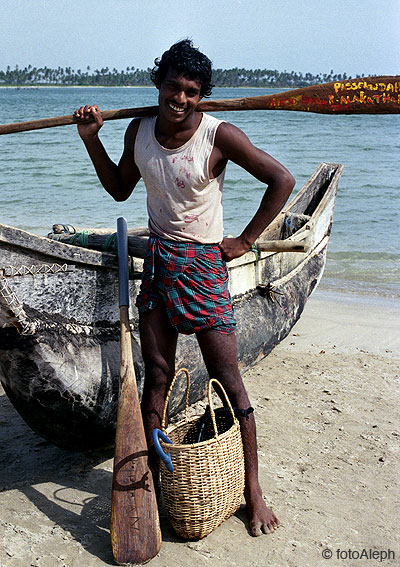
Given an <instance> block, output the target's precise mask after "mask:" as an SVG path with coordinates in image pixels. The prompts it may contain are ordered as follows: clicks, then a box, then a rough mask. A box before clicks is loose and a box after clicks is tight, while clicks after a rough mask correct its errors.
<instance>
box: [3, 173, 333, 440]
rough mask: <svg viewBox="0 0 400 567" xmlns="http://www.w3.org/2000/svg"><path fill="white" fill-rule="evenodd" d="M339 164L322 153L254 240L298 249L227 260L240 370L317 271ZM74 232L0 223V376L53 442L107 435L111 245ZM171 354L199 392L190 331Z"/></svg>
mask: <svg viewBox="0 0 400 567" xmlns="http://www.w3.org/2000/svg"><path fill="white" fill-rule="evenodd" d="M341 173H342V166H341V165H338V164H328V163H324V164H321V165H320V166H319V167H318V168H317V169H316V171H315V172H314V173H313V175H312V176H311V177H310V179H309V180H308V181H307V183H306V184H305V185H304V187H303V188H302V189H301V190H300V191H299V192H298V193H297V194H296V196H295V197H294V198H293V200H292V201H291V202H290V203H289V204H288V206H287V207H286V208H285V210H284V211H282V212H281V213H280V214H279V215H278V217H277V218H276V219H275V220H274V222H273V223H272V224H271V225H270V226H269V227H268V229H267V230H266V231H265V232H264V233H263V235H262V236H261V237H260V239H259V243H258V248H259V249H263V248H264V249H265V248H268V243H270V244H271V242H270V241H278V243H277V244H278V247H277V248H278V249H279V244H281V245H282V247H284V246H285V243H287V242H289V243H293V242H297V243H298V244H300V245H301V244H304V243H306V244H307V246H308V252H306V253H300V252H263V251H259V250H254V251H253V250H251V251H249V252H248V253H247V254H245V255H244V256H243V257H241V258H239V259H236V260H234V261H232V262H230V263H229V274H230V289H231V294H232V297H233V302H234V308H235V314H236V318H237V323H238V324H237V339H238V356H239V363H240V367H241V369H242V370H243V371H245V370H246V369H247V368H249V367H250V366H251V365H252V364H254V363H255V362H256V361H257V360H258V359H259V358H260V357H263V356H265V355H266V354H268V353H269V352H270V351H271V350H272V349H273V347H274V346H275V345H277V344H278V343H279V342H280V341H281V340H282V339H283V338H284V337H286V336H287V335H288V333H289V332H290V330H291V328H292V327H293V325H294V324H295V323H296V321H297V320H298V319H299V317H300V315H301V313H302V311H303V308H304V305H305V303H306V301H307V299H308V297H309V296H310V294H311V293H312V291H313V290H314V289H315V287H316V286H317V284H318V282H319V280H320V278H321V276H322V272H323V269H324V265H325V258H326V248H327V244H328V240H329V234H330V229H331V224H332V216H333V210H334V203H335V196H336V191H337V186H338V181H339V178H340V175H341ZM137 232H138V231H133V234H131V235H130V236H129V252H130V254H132V255H133V258H132V266H131V268H132V269H131V272H132V275H131V277H132V279H131V281H130V294H131V308H130V318H131V324H132V330H133V355H134V360H135V365H136V373H137V379H138V388H139V392H141V390H142V386H143V362H142V359H141V354H140V346H139V339H138V333H137V312H136V308H135V307H134V304H135V296H136V294H137V292H138V289H139V285H140V281H139V278H140V273H141V268H142V264H143V260H141V257H143V246H144V244H145V242H146V239H147V237H146V235H143V233H140V231H139V234H137ZM142 232H143V231H142ZM82 234H83V236H85V234H86V233H82ZM82 234H81V235H80V237H81V238H82ZM60 238H62V239H64V240H65V239H66V238H67V239H68V240H69V239H70V238H71V237H70V236H68V235H64V236H62V235H61V237H60ZM101 240H103V241H104V240H107V244H108V246H110V243H112V237H111V238H110V235H107V234H106V235H104V234H103V235H98V234H95V235H92V236H89V237H88V241H89V244H90V243H91V245H93V246H94V247H99V246H100V245H101V246H103V244H101ZM262 242H264V244H262ZM265 242H267V244H265ZM76 244H79V242H78V238H77V239H76V241H75V245H71V244H67V243H65V242H63V241H58V240H55V239H50V238H48V237H41V236H36V235H34V234H30V233H28V232H26V231H24V230H20V229H17V228H13V227H9V226H6V225H1V224H0V378H1V382H2V384H3V387H4V390H5V392H6V393H7V395H8V397H9V399H10V400H11V402H12V403H13V405H14V406H15V408H16V409H17V410H18V412H19V413H20V414H21V416H22V417H23V418H24V419H25V421H26V422H27V423H28V424H29V425H30V426H31V428H32V429H33V430H34V431H36V432H37V433H38V434H39V435H41V436H43V437H44V438H46V439H47V440H49V441H51V442H53V443H55V444H56V445H59V446H61V447H65V448H70V449H74V450H87V449H92V448H103V447H109V446H111V445H112V444H113V441H114V427H115V418H116V404H117V389H118V376H119V309H118V299H117V297H118V288H117V273H118V272H117V258H116V255H115V253H114V252H113V251H107V252H106V251H104V250H103V251H100V250H94V249H88V248H84V247H82V246H77V245H76ZM180 365H184V366H185V367H187V368H189V370H190V372H191V376H192V381H193V384H192V389H191V398H190V402H194V401H196V400H198V399H199V398H200V397H202V395H203V392H204V388H205V384H206V381H207V379H208V376H207V373H206V370H205V367H204V365H203V363H202V360H201V355H200V352H199V349H198V347H197V342H196V339H195V338H194V337H193V336H181V337H180V339H179V341H178V352H177V367H179V366H180ZM182 399H183V385H182V390H181V391H179V389H178V390H177V393H176V395H175V398H174V399H173V400H172V401H171V410H172V412H176V411H178V409H179V408H180V407H181V403H182Z"/></svg>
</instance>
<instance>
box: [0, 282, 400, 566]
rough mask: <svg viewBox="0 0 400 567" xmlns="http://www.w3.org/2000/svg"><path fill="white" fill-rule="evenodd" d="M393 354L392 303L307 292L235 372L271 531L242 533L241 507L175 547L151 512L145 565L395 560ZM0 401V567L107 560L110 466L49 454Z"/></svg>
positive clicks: (398, 496) (398, 432) (398, 343)
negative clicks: (250, 417) (249, 419)
mask: <svg viewBox="0 0 400 567" xmlns="http://www.w3.org/2000/svg"><path fill="white" fill-rule="evenodd" d="M399 347H400V302H399V301H395V300H384V299H381V298H372V297H356V296H351V295H339V294H334V293H327V292H322V291H317V292H316V293H315V294H314V296H313V297H312V298H311V299H310V301H309V302H308V304H307V306H306V309H305V312H304V314H303V316H302V318H301V320H300V321H299V323H298V324H297V325H296V326H295V327H294V329H293V330H292V332H291V333H290V335H289V337H287V338H286V339H285V340H284V341H283V342H282V343H281V344H280V345H279V346H278V347H277V348H276V349H275V350H274V351H273V353H271V354H270V355H269V356H268V357H266V358H264V359H263V360H261V361H260V362H258V363H257V365H256V366H254V367H253V368H252V369H251V370H250V371H249V372H247V373H246V374H245V376H244V378H245V382H246V385H247V388H248V390H249V394H250V397H251V400H252V403H253V405H254V407H255V415H256V419H257V426H258V443H259V461H260V462H259V468H260V478H261V483H262V486H263V489H264V492H265V498H266V500H267V501H268V502H269V503H270V505H272V507H273V508H274V510H275V511H276V513H277V515H278V517H279V518H280V520H281V523H282V525H281V527H280V528H279V529H278V530H277V531H276V532H275V533H273V534H269V535H264V536H261V537H258V538H252V537H251V536H250V535H249V533H248V531H247V525H246V516H245V512H244V507H243V506H242V508H241V509H240V510H239V511H238V513H237V514H236V515H234V516H232V517H231V518H230V519H229V520H227V521H226V522H225V523H224V524H223V525H221V526H220V527H219V528H217V529H216V530H215V531H214V532H213V533H212V534H210V535H209V536H208V537H207V538H205V539H203V540H201V541H197V542H186V541H183V540H181V539H179V538H178V537H176V536H175V535H174V532H173V530H172V529H171V528H170V526H169V524H168V520H167V519H166V518H165V517H164V516H163V517H162V518H161V522H162V531H163V545H162V549H161V552H160V554H159V555H158V556H157V557H155V558H154V559H153V560H152V561H151V562H149V563H148V565H149V566H151V567H180V566H182V567H183V566H187V565H191V564H196V566H197V567H200V566H203V565H204V566H206V565H207V566H213V565H216V566H218V567H225V566H226V567H228V566H229V567H234V566H236V565H237V566H239V565H240V566H241V567H242V566H247V565H248V566H257V567H259V566H260V567H261V566H267V565H273V566H277V567H280V566H282V567H283V566H288V567H291V566H293V567H309V566H314V565H318V566H319V565H343V564H345V565H374V564H376V563H381V562H382V563H384V564H388V565H397V564H398V561H399V557H400V536H399V530H398V517H399V513H398V512H399V500H400V490H399V452H400V450H399V439H400V420H399V402H400V390H399V358H400V356H399V353H400V348H399ZM1 394H2V395H1V396H0V425H1V427H0V440H1V455H2V466H1V471H0V486H1V492H0V510H1V512H0V518H1V521H0V542H1V543H0V565H1V567H30V566H32V567H63V566H67V567H78V566H79V567H100V566H105V565H114V562H113V559H112V554H111V549H110V543H109V508H110V487H111V476H112V461H111V459H105V457H104V456H100V455H96V454H90V455H82V454H76V453H69V452H66V451H62V450H60V449H57V448H56V447H53V446H52V445H50V444H48V443H47V442H46V441H44V440H42V439H41V438H40V437H38V436H36V435H35V434H34V433H33V432H32V431H31V430H30V429H29V428H28V427H27V426H26V425H25V423H24V422H23V421H22V419H21V418H20V417H19V415H18V414H17V413H16V411H15V410H14V409H13V407H12V406H11V404H10V403H9V401H8V399H7V398H6V396H5V395H4V394H3V392H1ZM330 553H331V554H332V558H331V559H329V554H330ZM325 556H326V557H327V558H324V557H325Z"/></svg>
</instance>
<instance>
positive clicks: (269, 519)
mask: <svg viewBox="0 0 400 567" xmlns="http://www.w3.org/2000/svg"><path fill="white" fill-rule="evenodd" d="M249 492H250V491H247V490H246V492H245V497H246V504H247V514H248V518H249V525H250V533H251V535H252V536H254V537H257V536H260V535H261V534H268V533H272V532H273V531H275V530H276V528H277V527H278V526H279V523H280V522H279V520H278V518H277V517H276V516H275V514H274V512H273V511H272V510H271V508H268V506H267V505H266V503H265V501H264V498H263V496H262V492H261V489H259V490H256V491H254V492H253V493H252V494H249Z"/></svg>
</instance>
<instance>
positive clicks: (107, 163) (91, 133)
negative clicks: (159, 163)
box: [74, 105, 140, 201]
mask: <svg viewBox="0 0 400 567" xmlns="http://www.w3.org/2000/svg"><path fill="white" fill-rule="evenodd" d="M74 114H75V116H77V117H78V118H80V119H81V120H85V121H87V123H85V122H83V123H81V124H78V132H79V135H80V137H81V138H82V140H83V143H84V144H85V147H86V149H87V151H88V154H89V156H90V159H91V160H92V162H93V165H94V168H95V170H96V173H97V176H98V178H99V179H100V182H101V184H102V185H103V187H104V189H105V190H106V191H107V192H108V193H109V194H110V195H111V196H112V197H113V198H114V199H115V200H116V201H125V200H126V199H127V198H128V197H129V195H130V194H131V193H132V191H133V189H134V187H135V186H136V184H137V182H138V181H139V179H140V172H139V169H138V168H137V166H136V164H135V160H134V145H135V139H136V134H137V130H138V127H139V122H140V121H139V120H132V122H131V123H130V124H129V126H128V128H127V130H126V133H125V139H124V151H123V153H122V156H121V159H120V161H119V163H118V165H117V164H115V163H114V162H113V161H112V160H111V159H110V157H109V155H108V154H107V152H106V150H105V148H104V146H103V144H102V143H101V141H100V138H99V136H98V133H99V130H100V128H101V127H102V126H103V119H102V117H101V114H100V110H99V108H98V106H95V105H93V106H84V107H81V108H80V109H79V110H76V111H75V113H74ZM92 119H94V122H93V121H92Z"/></svg>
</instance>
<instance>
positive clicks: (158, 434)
mask: <svg viewBox="0 0 400 567" xmlns="http://www.w3.org/2000/svg"><path fill="white" fill-rule="evenodd" d="M152 436H153V443H154V447H155V448H156V451H157V453H158V454H159V455H160V458H161V460H162V461H163V462H164V464H165V466H166V467H167V469H168V470H169V472H174V465H173V464H172V459H171V455H170V454H169V453H164V451H163V450H162V447H161V445H160V439H159V437H161V439H162V440H163V441H164V442H165V443H170V445H172V441H171V439H168V437H167V436H166V435H165V433H163V432H162V431H161V429H153V433H152Z"/></svg>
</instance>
